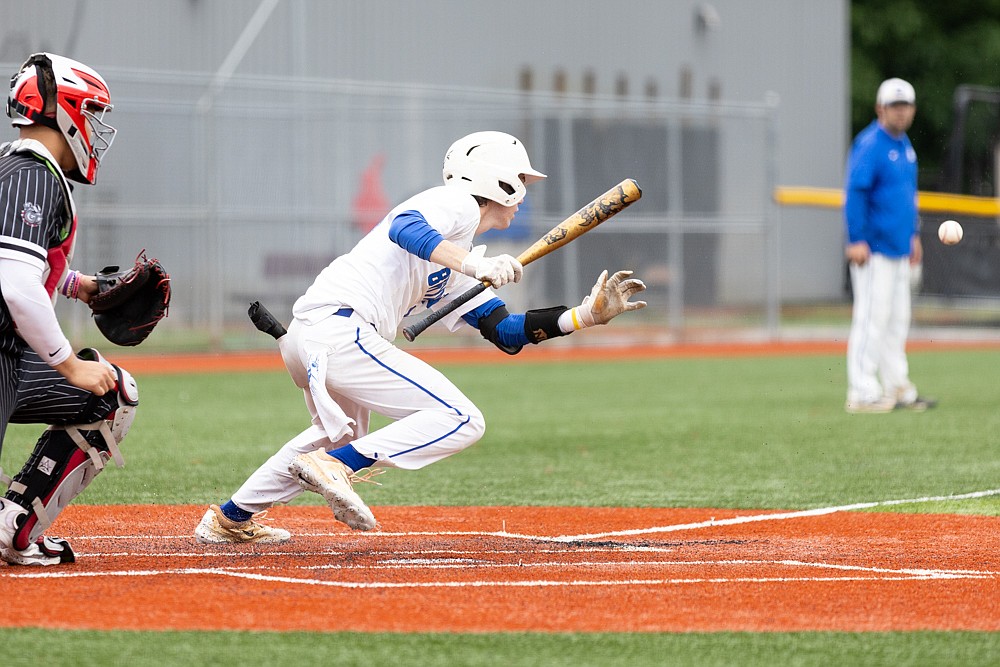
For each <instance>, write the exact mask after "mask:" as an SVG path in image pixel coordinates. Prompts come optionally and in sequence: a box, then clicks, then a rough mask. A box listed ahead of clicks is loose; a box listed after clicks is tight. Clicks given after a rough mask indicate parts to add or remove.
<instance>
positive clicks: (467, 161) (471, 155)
mask: <svg viewBox="0 0 1000 667" xmlns="http://www.w3.org/2000/svg"><path fill="white" fill-rule="evenodd" d="M443 175H444V182H445V185H454V186H456V187H460V188H462V189H463V190H465V191H466V192H468V193H469V194H472V195H479V196H480V197H486V198H487V199H492V200H493V201H495V202H498V203H500V204H502V205H504V206H513V205H515V204H517V203H519V202H520V201H521V200H522V199H524V195H525V189H524V186H525V185H526V184H528V183H534V182H535V181H540V180H541V179H543V178H545V174H543V173H541V172H538V171H535V170H534V169H532V168H531V162H529V161H528V152H527V151H526V150H524V144H522V143H521V142H520V141H518V140H517V138H516V137H513V136H511V135H509V134H504V133H503V132H474V133H473V134H470V135H467V136H465V137H462V138H461V139H459V140H458V141H456V142H455V143H453V144H452V145H451V148H449V149H448V152H447V153H445V156H444V171H443ZM521 177H524V181H523V182H522V180H521Z"/></svg>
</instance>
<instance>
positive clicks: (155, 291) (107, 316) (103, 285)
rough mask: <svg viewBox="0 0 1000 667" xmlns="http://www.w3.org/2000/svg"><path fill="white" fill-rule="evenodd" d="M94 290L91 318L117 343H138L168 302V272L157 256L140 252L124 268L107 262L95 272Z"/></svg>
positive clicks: (163, 314)
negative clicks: (132, 262)
mask: <svg viewBox="0 0 1000 667" xmlns="http://www.w3.org/2000/svg"><path fill="white" fill-rule="evenodd" d="M96 278H97V294H95V295H94V296H92V297H90V302H89V303H90V309H91V310H92V311H93V312H94V322H95V323H96V324H97V328H98V329H100V330H101V333H102V334H104V337H105V338H107V339H108V340H110V341H111V342H112V343H114V344H116V345H125V346H132V345H138V344H139V343H141V342H142V341H144V340H146V336H148V335H149V333H150V332H151V331H152V330H153V327H155V326H156V324H157V322H159V321H160V320H162V319H163V318H164V317H166V316H167V308H168V307H169V306H170V274H169V273H167V271H166V270H165V269H164V268H163V265H162V264H160V262H159V260H157V259H147V258H146V252H145V251H143V252H141V253H139V256H138V257H136V258H135V265H134V266H133V267H132V268H131V269H128V270H127V271H119V267H117V266H106V267H104V268H103V269H101V271H100V272H98V274H97V276H96Z"/></svg>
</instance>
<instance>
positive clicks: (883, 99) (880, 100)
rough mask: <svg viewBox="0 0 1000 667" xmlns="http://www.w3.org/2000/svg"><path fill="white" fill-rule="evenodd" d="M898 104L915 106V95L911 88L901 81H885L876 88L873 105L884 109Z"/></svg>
mask: <svg viewBox="0 0 1000 667" xmlns="http://www.w3.org/2000/svg"><path fill="white" fill-rule="evenodd" d="M899 102H902V103H904V104H916V102H917V94H916V93H915V92H914V91H913V86H911V85H910V84H909V83H907V82H906V81H903V80H902V79H886V80H885V81H883V82H882V85H881V86H879V87H878V94H877V95H876V96H875V104H877V105H879V106H882V107H884V106H888V105H890V104H897V103H899Z"/></svg>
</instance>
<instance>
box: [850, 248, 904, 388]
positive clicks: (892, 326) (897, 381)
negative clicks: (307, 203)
mask: <svg viewBox="0 0 1000 667" xmlns="http://www.w3.org/2000/svg"><path fill="white" fill-rule="evenodd" d="M850 271H851V286H852V288H853V290H854V309H853V312H852V316H851V333H850V337H849V338H848V339H847V400H848V402H850V403H866V402H871V401H876V400H878V399H880V398H882V397H883V396H889V397H892V398H894V399H896V400H897V401H902V402H909V401H913V400H914V399H915V398H916V397H917V388H916V387H915V386H913V384H912V383H911V382H910V377H909V374H910V370H909V365H908V364H907V360H906V337H907V335H908V333H909V330H910V289H911V287H910V259H909V258H908V257H900V258H895V257H886V256H885V255H880V254H876V253H873V254H872V255H871V257H870V258H869V260H868V261H867V262H866V263H865V264H863V265H860V266H859V265H857V264H851V265H850Z"/></svg>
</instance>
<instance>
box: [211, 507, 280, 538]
mask: <svg viewBox="0 0 1000 667" xmlns="http://www.w3.org/2000/svg"><path fill="white" fill-rule="evenodd" d="M260 517H261V514H254V515H253V516H252V517H250V518H249V519H247V520H246V521H233V520H232V519H229V518H227V517H226V515H225V514H223V513H222V509H221V508H220V507H219V506H218V505H212V506H210V507H209V508H208V511H207V512H205V516H203V517H202V518H201V522H200V523H199V524H198V526H197V527H196V528H195V529H194V538H195V539H196V540H197V541H198V543H199V544H283V543H284V542H287V541H288V540H290V539H292V534H291V533H289V532H288V531H287V530H283V529H281V528H274V527H272V526H266V525H264V524H262V523H260V522H259V521H258V520H257V519H259V518H260Z"/></svg>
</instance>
